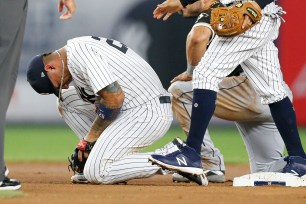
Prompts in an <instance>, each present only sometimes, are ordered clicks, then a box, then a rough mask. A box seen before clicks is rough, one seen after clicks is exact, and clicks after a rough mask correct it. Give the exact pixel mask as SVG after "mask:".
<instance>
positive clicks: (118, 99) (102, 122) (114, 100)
mask: <svg viewBox="0 0 306 204" xmlns="http://www.w3.org/2000/svg"><path fill="white" fill-rule="evenodd" d="M99 95H100V96H101V99H100V101H99V103H98V104H97V111H96V112H97V116H96V118H95V120H94V122H93V124H92V126H91V129H90V131H89V132H88V134H87V135H86V136H85V137H84V139H85V140H86V141H89V142H92V141H95V140H97V139H98V138H99V137H100V135H101V134H102V132H103V131H104V130H105V129H106V128H107V127H108V126H109V125H110V124H111V123H112V122H113V121H114V120H115V119H116V118H117V116H118V115H119V113H120V110H121V106H122V104H123V101H124V93H123V91H122V89H121V87H120V85H119V84H118V83H117V82H114V83H113V84H111V85H109V86H107V87H106V88H104V89H102V90H101V91H100V92H99Z"/></svg>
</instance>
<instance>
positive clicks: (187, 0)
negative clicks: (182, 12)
mask: <svg viewBox="0 0 306 204" xmlns="http://www.w3.org/2000/svg"><path fill="white" fill-rule="evenodd" d="M196 1H198V0H180V2H181V4H182V5H183V7H186V6H187V5H188V4H193V3H194V2H196Z"/></svg>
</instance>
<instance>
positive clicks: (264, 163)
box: [168, 0, 292, 182]
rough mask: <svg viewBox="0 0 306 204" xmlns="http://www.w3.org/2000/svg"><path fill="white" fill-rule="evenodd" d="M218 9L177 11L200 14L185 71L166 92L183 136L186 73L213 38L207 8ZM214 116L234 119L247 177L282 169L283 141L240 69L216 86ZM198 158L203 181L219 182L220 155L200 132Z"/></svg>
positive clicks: (188, 90)
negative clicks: (245, 156)
mask: <svg viewBox="0 0 306 204" xmlns="http://www.w3.org/2000/svg"><path fill="white" fill-rule="evenodd" d="M219 6H220V3H219V1H216V0H208V1H206V4H205V6H204V7H202V6H201V5H199V4H197V5H196V3H194V4H192V5H188V6H187V7H186V8H184V9H183V10H182V12H183V15H184V17H190V16H194V15H197V14H198V13H195V11H199V12H201V13H200V15H199V16H198V19H197V20H196V22H195V25H194V26H193V27H192V29H191V31H190V33H189V34H188V36H187V41H186V53H187V61H188V66H187V67H188V68H187V71H185V72H183V73H181V74H180V75H178V76H176V77H175V78H174V79H173V80H172V81H171V83H172V84H171V86H170V87H169V89H168V91H169V92H170V93H171V94H172V95H173V100H172V109H173V113H174V115H175V117H176V118H177V120H178V121H179V124H180V126H181V127H182V129H183V131H184V132H185V134H186V135H188V133H189V127H190V115H191V109H192V94H193V91H192V83H191V79H192V72H193V69H194V67H196V65H197V64H198V63H199V61H200V60H201V57H202V56H203V55H204V53H205V51H206V46H207V45H208V44H209V42H210V41H211V40H212V39H213V37H214V31H213V30H212V28H211V26H210V24H209V23H210V15H211V9H210V8H216V7H219ZM202 10H204V11H202ZM233 75H235V76H233ZM284 86H285V87H286V90H287V92H288V95H289V96H290V98H291V99H292V93H291V91H290V90H289V88H288V86H287V85H286V84H285V83H284ZM214 114H215V115H216V116H217V117H219V118H222V119H225V120H231V121H237V122H236V123H235V124H236V126H237V128H238V130H239V132H240V134H241V136H242V139H243V141H244V144H245V146H246V149H247V152H248V156H249V162H250V170H251V173H255V172H281V171H282V169H283V168H284V167H285V165H286V162H285V161H284V158H283V156H282V153H283V151H284V143H283V140H282V138H281V136H280V134H279V132H278V131H277V128H276V126H275V123H274V122H273V119H272V116H271V113H270V110H269V107H268V106H267V105H262V104H261V103H260V98H259V97H258V95H257V94H256V92H255V90H254V88H253V87H252V85H251V82H250V81H249V80H248V78H247V77H246V76H245V75H244V74H243V72H242V69H241V67H240V66H239V67H238V68H236V69H235V71H234V72H233V73H232V74H231V76H229V77H226V78H225V79H223V80H222V81H221V82H220V84H219V92H218V94H217V101H216V110H215V113H214ZM201 157H202V165H203V169H204V173H205V174H206V177H207V179H208V181H210V182H224V181H225V176H224V172H225V166H224V159H223V155H222V154H221V153H220V151H219V149H218V148H216V147H214V144H213V142H212V140H211V138H210V135H209V132H208V131H206V132H205V135H204V140H203V142H202V147H201ZM172 179H173V180H174V181H178V182H180V181H189V180H186V178H184V177H182V176H180V175H179V174H177V173H175V174H173V177H172Z"/></svg>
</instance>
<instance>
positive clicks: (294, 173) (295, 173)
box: [291, 170, 299, 176]
mask: <svg viewBox="0 0 306 204" xmlns="http://www.w3.org/2000/svg"><path fill="white" fill-rule="evenodd" d="M291 172H292V174H293V175H295V176H299V174H298V173H297V172H296V171H294V170H291Z"/></svg>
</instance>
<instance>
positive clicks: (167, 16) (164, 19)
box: [163, 13, 173, 21]
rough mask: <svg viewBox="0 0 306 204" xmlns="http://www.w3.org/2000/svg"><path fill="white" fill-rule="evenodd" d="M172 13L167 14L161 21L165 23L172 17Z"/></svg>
mask: <svg viewBox="0 0 306 204" xmlns="http://www.w3.org/2000/svg"><path fill="white" fill-rule="evenodd" d="M172 14H173V13H167V14H166V15H165V16H164V18H163V21H166V20H168V19H169V17H170V16H171V15H172Z"/></svg>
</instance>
